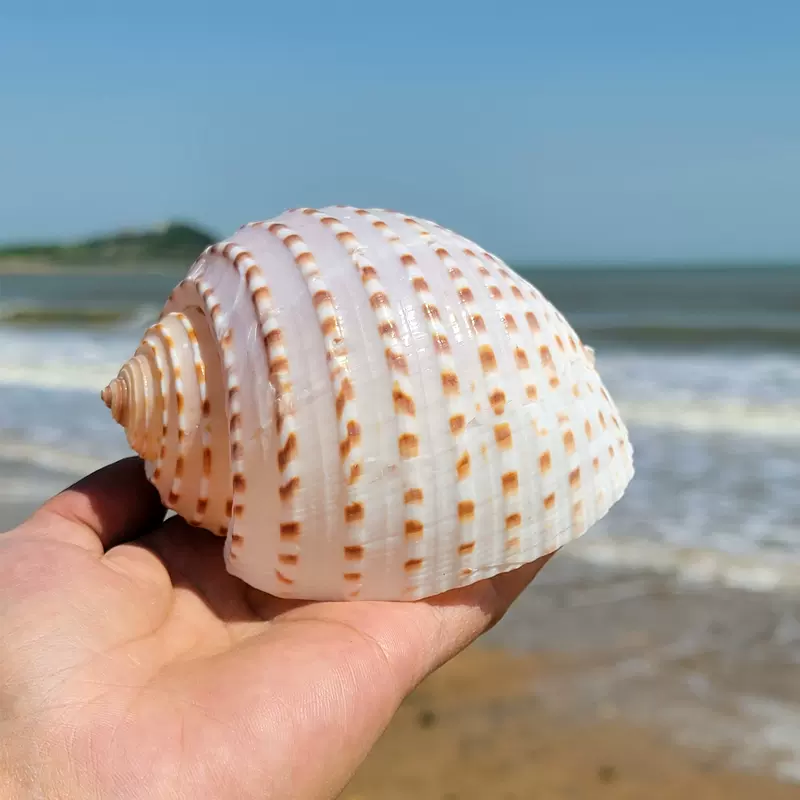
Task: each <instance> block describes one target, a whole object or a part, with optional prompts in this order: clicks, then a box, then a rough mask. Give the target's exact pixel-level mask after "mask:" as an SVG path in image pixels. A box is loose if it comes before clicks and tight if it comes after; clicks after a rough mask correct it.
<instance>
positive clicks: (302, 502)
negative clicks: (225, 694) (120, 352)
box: [102, 206, 633, 600]
mask: <svg viewBox="0 0 800 800" xmlns="http://www.w3.org/2000/svg"><path fill="white" fill-rule="evenodd" d="M102 396H103V399H104V401H105V402H106V404H107V405H108V406H109V408H110V409H111V412H112V414H113V416H114V419H115V420H117V422H119V423H120V424H121V425H122V426H123V427H124V428H125V431H126V434H127V438H128V442H129V443H130V446H131V447H132V448H133V449H134V450H135V451H136V452H137V453H139V454H140V455H141V456H142V457H143V458H144V459H145V460H146V462H147V472H148V477H149V478H150V480H151V481H152V482H153V483H154V484H155V486H156V487H157V488H158V490H159V492H160V494H161V497H162V499H163V502H164V503H165V505H166V506H168V507H170V508H172V509H174V510H175V511H176V512H177V513H178V514H180V515H181V516H182V517H184V518H185V519H186V520H187V521H188V522H190V523H191V524H192V525H197V526H202V527H204V528H208V529H209V530H211V531H213V532H214V533H216V534H219V535H221V536H225V537H226V543H225V561H226V564H227V568H228V571H229V572H231V573H233V574H234V575H237V576H239V577H240V578H241V579H242V580H244V581H246V582H247V583H248V584H250V585H252V586H254V587H256V588H258V589H262V590H264V591H266V592H270V593H272V594H274V595H278V596H283V597H293V598H304V599H348V598H362V599H389V600H401V599H405V600H413V599H417V598H422V597H426V596H429V595H433V594H437V593H439V592H442V591H445V590H448V589H451V588H453V587H456V586H463V585H465V584H470V583H473V582H475V581H478V580H480V579H483V578H488V577H490V576H492V575H496V574H497V573H500V572H505V571H507V570H511V569H514V568H516V567H519V566H520V565H522V564H524V563H526V562H530V561H533V560H535V559H536V558H538V557H539V556H542V555H544V554H547V553H550V552H553V551H554V550H556V549H557V548H559V547H560V546H562V545H563V544H565V543H566V542H568V541H570V540H571V539H574V538H576V537H577V536H580V535H581V534H582V533H584V532H585V531H586V530H587V528H588V527H589V526H591V525H592V524H593V523H594V522H596V521H597V520H598V519H600V518H601V517H602V516H604V515H605V514H606V512H607V511H608V509H609V508H610V506H611V505H613V504H614V503H615V502H616V501H617V500H618V499H619V498H620V497H621V496H622V494H623V492H624V491H625V489H626V487H627V485H628V483H629V481H630V480H631V478H632V476H633V462H632V448H631V445H630V443H629V439H628V434H627V431H626V428H625V426H624V424H623V422H622V421H621V419H620V416H619V413H618V411H617V408H616V407H615V405H614V403H613V401H612V400H611V398H610V397H609V395H608V393H607V392H606V390H605V388H604V387H603V384H602V382H601V380H600V377H599V376H598V374H597V372H596V370H595V367H594V358H593V355H592V352H591V350H590V349H589V348H586V347H584V346H583V344H582V343H581V342H580V340H579V338H578V336H577V335H576V334H575V332H574V331H573V330H572V328H571V327H570V326H569V325H568V323H567V322H566V320H565V319H564V317H563V316H562V315H561V314H560V313H559V312H558V311H557V310H556V309H555V308H554V307H553V306H552V305H551V304H550V303H549V302H548V301H547V300H546V299H545V298H544V297H543V296H542V295H541V294H540V292H538V291H537V290H536V289H535V288H534V287H533V286H531V284H530V283H528V282H527V281H526V280H525V279H523V278H522V277H521V276H520V275H518V274H517V273H515V272H514V271H513V270H512V269H510V268H509V267H508V266H507V265H506V264H505V263H503V261H501V260H500V259H499V258H497V257H496V256H494V255H491V254H490V253H487V252H486V251H485V250H483V249H482V248H480V247H479V246H478V245H476V244H475V243H473V242H471V241H469V240H467V239H464V238H462V237H461V236H459V235H457V234H455V233H454V232H452V231H450V230H448V229H445V228H442V227H440V226H438V225H436V224H435V223H433V222H429V221H426V220H422V219H418V218H416V217H411V216H406V215H404V214H399V213H395V212H389V211H380V210H370V211H367V210H364V209H360V208H349V207H340V206H337V207H330V208H325V209H323V210H321V211H319V210H315V209H311V208H303V209H294V210H291V211H287V212H285V213H284V214H282V215H281V216H279V217H276V218H275V219H272V220H268V221H266V222H255V223H251V224H249V225H246V226H244V227H243V228H241V229H240V230H239V231H238V232H237V233H236V234H235V235H234V236H233V237H232V238H231V239H230V240H228V241H224V242H221V243H219V244H216V245H214V246H212V247H209V248H208V249H207V250H206V251H205V252H204V253H203V254H202V255H201V256H200V258H199V259H198V260H197V261H196V262H195V264H194V265H193V267H192V268H191V271H190V272H189V275H188V277H187V278H186V279H185V280H184V281H182V282H181V283H180V284H179V285H178V286H177V287H176V289H175V290H174V292H173V293H172V295H171V296H170V298H169V300H168V302H167V304H166V306H165V307H164V310H163V312H162V315H161V318H160V320H159V322H158V323H157V324H155V325H153V326H152V327H151V328H150V329H149V330H148V331H147V333H146V334H145V336H144V339H143V340H142V343H141V345H140V346H139V348H138V350H137V351H136V354H135V355H134V356H133V357H132V358H131V360H130V361H128V362H127V363H126V364H125V365H124V366H123V367H122V369H121V370H120V372H119V375H118V376H117V378H115V379H114V380H113V381H111V383H110V384H109V385H108V386H107V387H106V389H105V390H104V391H103V394H102Z"/></svg>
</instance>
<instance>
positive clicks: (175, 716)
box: [0, 459, 546, 800]
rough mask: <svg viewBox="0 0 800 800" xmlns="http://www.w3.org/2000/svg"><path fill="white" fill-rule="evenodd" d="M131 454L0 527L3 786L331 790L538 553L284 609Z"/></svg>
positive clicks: (19, 794)
mask: <svg viewBox="0 0 800 800" xmlns="http://www.w3.org/2000/svg"><path fill="white" fill-rule="evenodd" d="M164 514H165V511H164V509H163V507H162V506H161V504H160V501H159V499H158V496H157V494H156V492H155V490H154V489H153V488H152V486H150V484H149V483H148V482H147V480H146V478H145V476H144V470H143V468H142V464H141V462H140V461H139V460H138V459H126V460H123V461H120V462H117V463H116V464H113V465H111V466H109V467H106V468H104V469H102V470H100V471H99V472H96V473H94V474H93V475H91V476H89V477H87V478H84V479H83V480H82V481H80V482H78V483H77V484H76V485H75V486H73V487H72V488H70V489H68V490H66V491H65V492H63V493H61V494H60V495H57V496H56V497H55V498H53V499H52V500H50V501H49V502H48V503H46V504H45V505H44V506H43V507H42V508H41V509H40V510H39V511H37V512H36V513H35V514H34V515H33V516H32V517H31V518H30V519H29V520H28V521H27V522H25V523H23V524H22V525H21V526H19V527H18V528H16V529H15V530H13V531H11V532H9V533H7V534H3V535H0V619H1V620H2V637H1V638H0V796H2V798H4V800H5V798H8V800H12V798H13V799H14V800H16V798H26V800H27V798H47V800H62V798H63V800H72V798H81V800H88V799H89V798H100V799H101V800H107V799H109V798H114V799H115V800H116V798H148V800H157V799H158V798H162V797H163V798H193V799H195V800H203V799H204V798H214V800H226V798H236V800H246V799H247V798H260V799H261V798H292V800H305V799H306V798H309V799H310V798H315V799H316V798H333V797H335V796H336V795H337V794H338V793H339V792H340V791H341V789H342V788H343V787H344V786H345V785H346V783H347V781H348V780H349V778H350V777H351V775H352V774H353V772H354V771H355V769H356V768H357V767H358V765H359V764H360V762H361V761H362V760H363V758H364V757H365V756H366V754H367V753H368V752H369V749H370V748H371V747H372V745H373V744H374V743H375V741H376V740H377V739H378V737H379V736H380V734H381V733H382V731H383V730H384V728H385V727H386V725H387V724H388V723H389V721H390V719H391V717H392V715H393V714H394V712H395V710H396V709H397V707H398V705H399V704H400V702H401V701H402V700H403V698H404V697H405V696H406V695H407V694H408V693H409V692H410V691H411V690H412V689H413V688H414V687H415V686H416V685H417V684H418V683H419V682H420V681H421V680H422V679H423V678H424V677H425V676H426V675H428V674H429V673H430V672H432V671H433V670H434V669H436V668H437V667H438V666H440V665H441V664H442V663H444V662H445V661H446V660H448V659H450V658H452V657H453V656H454V655H455V654H456V653H458V652H459V651H460V650H461V649H463V648H464V647H465V646H467V645H468V644H469V643H470V642H472V641H473V640H474V639H475V638H477V637H478V636H479V635H480V634H481V633H483V632H484V631H485V630H486V629H487V628H488V627H490V626H491V625H492V624H493V623H494V622H496V621H497V620H498V619H500V617H501V616H502V615H503V614H504V613H505V611H506V610H507V608H508V607H509V605H510V604H511V602H512V601H513V600H514V599H515V598H516V596H517V595H518V594H519V593H520V592H521V591H522V589H523V588H524V587H525V586H526V585H527V584H528V583H529V582H530V581H531V580H532V579H533V577H534V576H535V575H536V573H537V572H538V571H539V569H540V568H541V567H542V565H543V564H544V562H545V561H546V559H540V560H539V561H538V562H536V563H534V564H530V565H527V566H525V567H522V568H520V569H518V570H516V571H514V572H511V573H507V574H505V575H502V576H498V577H496V578H494V579H491V580H488V581H482V582H480V583H477V584H474V585H472V586H469V587H465V588H463V589H458V590H455V591H452V592H449V593H447V594H444V595H440V596H438V597H435V598H431V599H429V600H427V601H421V602H416V603H399V602H398V603H385V602H353V603H297V602H295V603H291V602H287V601H284V600H279V599H277V598H274V597H272V596H270V595H266V594H264V593H262V592H258V591H256V590H253V589H251V588H250V587H248V586H247V585H245V584H244V583H243V582H241V581H240V580H239V579H238V578H235V577H233V576H231V575H229V574H228V573H227V572H226V570H225V567H224V561H223V556H222V544H223V543H222V541H221V540H220V539H218V538H217V537H214V536H212V535H211V534H208V533H207V532H205V531H202V530H198V529H195V528H191V527H189V526H188V525H187V524H185V523H184V522H183V521H181V520H180V519H178V518H174V519H170V520H168V521H167V522H164Z"/></svg>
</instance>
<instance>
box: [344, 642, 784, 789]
mask: <svg viewBox="0 0 800 800" xmlns="http://www.w3.org/2000/svg"><path fill="white" fill-rule="evenodd" d="M557 670H558V666H557V660H556V662H555V663H554V662H553V661H551V660H550V659H549V658H548V657H547V656H541V657H536V656H520V655H512V654H510V653H508V652H507V651H502V650H496V649H487V648H481V647H480V646H473V647H472V648H469V649H468V650H467V651H465V652H464V653H462V654H461V655H460V656H458V657H457V658H456V659H454V660H453V661H452V662H450V663H449V664H447V665H445V666H444V667H443V668H442V669H441V670H439V671H438V672H437V673H435V674H434V675H433V676H431V678H429V679H428V680H427V681H425V682H424V683H423V684H422V685H421V686H420V687H419V688H418V689H417V690H416V691H415V692H414V693H413V694H412V695H411V696H410V697H409V698H408V699H407V701H406V702H405V703H404V704H403V705H402V706H401V708H400V709H399V711H398V713H397V715H396V716H395V718H394V720H393V721H392V723H391V724H390V726H389V728H388V729H387V731H386V732H385V734H384V736H383V737H382V738H381V740H380V741H379V742H378V744H377V745H376V747H375V748H374V749H373V751H372V752H371V753H370V755H369V756H368V757H367V759H366V761H365V762H364V763H363V764H362V766H361V768H360V769H359V770H358V772H357V773H356V775H355V777H354V778H353V780H352V781H351V782H350V784H349V785H348V787H347V788H346V789H345V791H344V792H343V793H342V794H341V795H340V798H341V800H406V798H409V797H413V798H415V800H479V799H480V800H486V799H488V798H491V800H523V798H525V799H526V800H527V798H532V797H537V798H538V797H541V798H548V800H559V798H564V799H565V800H566V798H570V800H584V799H585V800H594V798H598V797H603V798H611V799H612V800H639V798H645V797H646V798H648V800H679V798H680V799H681V800H682V799H683V798H685V797H691V798H697V800H716V799H717V798H719V800H722V798H725V800H753V798H756V797H758V798H760V799H761V800H789V798H794V797H797V796H798V791H800V789H798V787H797V785H793V784H791V783H788V782H785V781H780V780H778V779H776V778H774V777H772V776H769V775H766V774H758V773H748V772H745V771H743V770H741V769H735V768H733V767H731V766H729V765H726V764H725V762H724V759H722V758H721V757H720V756H719V755H718V754H715V753H710V752H705V751H702V750H699V749H691V748H688V747H686V746H680V745H677V744H675V743H674V742H673V741H671V740H670V738H669V737H667V736H665V735H664V734H663V732H660V731H658V730H657V729H654V728H652V727H645V726H641V725H634V724H632V723H630V722H629V721H626V720H621V719H615V718H606V717H604V716H602V715H596V716H584V717H583V718H580V719H576V718H574V717H572V716H570V715H569V714H565V713H556V712H554V711H553V710H552V709H551V708H547V707H546V706H544V705H543V704H542V703H541V702H540V700H539V698H538V697H537V694H536V692H534V691H532V690H531V687H532V686H535V685H536V684H537V683H538V684H547V682H548V679H549V677H550V676H552V674H553V672H554V671H557Z"/></svg>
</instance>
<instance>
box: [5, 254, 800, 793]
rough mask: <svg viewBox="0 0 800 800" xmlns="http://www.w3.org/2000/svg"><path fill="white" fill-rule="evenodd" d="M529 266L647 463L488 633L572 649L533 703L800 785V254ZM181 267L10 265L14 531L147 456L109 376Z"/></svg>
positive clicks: (532, 647)
mask: <svg viewBox="0 0 800 800" xmlns="http://www.w3.org/2000/svg"><path fill="white" fill-rule="evenodd" d="M520 271H521V272H523V274H525V275H526V277H528V278H529V279H530V280H531V281H532V282H533V283H534V284H535V285H536V286H537V287H538V288H539V289H540V290H541V291H542V292H543V293H544V294H545V295H546V296H547V297H548V298H549V299H550V300H552V301H553V302H554V303H555V304H556V306H557V307H558V308H559V309H560V310H561V311H562V312H563V313H564V314H565V315H566V316H567V317H568V319H569V320H570V322H571V323H572V324H573V326H574V327H575V329H576V330H577V331H578V333H579V334H580V336H581V338H582V339H583V340H584V341H585V342H586V343H587V344H588V345H590V346H592V347H593V348H594V349H595V351H596V357H597V364H598V369H599V370H600V373H601V375H602V376H603V379H604V381H605V383H606V385H607V386H608V388H609V390H610V391H611V393H612V395H613V397H614V399H615V400H616V401H617V403H618V405H619V407H620V411H621V413H622V415H623V418H624V420H625V422H626V423H627V425H628V427H629V430H630V434H631V439H632V442H633V446H634V450H635V452H634V462H635V465H636V475H635V477H634V479H633V482H632V483H631V485H630V487H629V489H628V491H627V493H626V494H625V496H624V497H623V499H622V500H621V501H620V502H619V503H618V504H617V505H616V506H615V507H614V508H613V509H612V510H611V512H610V513H609V514H608V516H607V517H606V518H604V519H603V520H602V521H601V522H600V523H598V524H597V525H596V526H594V527H593V528H592V529H591V530H590V531H589V532H588V533H587V534H586V535H585V536H584V537H583V538H582V539H580V540H579V541H577V542H573V543H571V544H570V545H569V546H568V547H566V548H565V549H564V552H563V553H562V554H560V555H559V556H558V557H557V558H556V559H554V560H553V563H552V565H548V567H547V568H546V569H545V570H543V573H542V576H541V578H537V581H536V582H535V586H534V587H532V591H529V592H526V593H525V594H524V596H523V597H521V598H520V601H519V602H518V603H516V604H515V606H514V607H513V608H512V610H511V612H510V613H509V615H508V617H507V618H506V619H505V620H504V621H503V623H502V624H501V625H498V626H497V627H496V628H495V629H493V630H492V631H491V633H490V634H488V635H487V636H486V637H485V645H484V646H486V645H488V646H489V647H499V648H500V649H501V650H502V651H504V652H508V651H515V650H517V651H519V650H522V651H525V652H528V653H533V654H538V655H539V656H541V657H544V658H545V659H551V660H552V661H553V663H554V664H556V665H557V668H556V669H555V670H554V671H553V672H552V674H551V676H550V677H549V678H547V677H546V676H544V675H543V674H541V672H540V671H537V673H536V674H537V675H538V677H537V680H536V682H535V684H533V685H532V687H531V689H530V696H525V697H520V698H518V700H516V701H515V703H516V704H517V705H519V704H523V703H528V704H530V703H531V702H534V700H535V703H536V704H538V705H536V706H535V708H538V709H539V710H540V711H541V709H549V710H554V711H557V712H558V713H559V714H567V715H575V716H576V718H578V719H582V720H591V719H599V720H601V721H602V720H606V719H607V718H609V715H612V716H613V717H614V718H616V717H617V716H619V717H620V718H623V717H624V718H626V719H628V720H630V721H632V722H633V723H635V724H636V725H639V726H644V727H651V726H653V725H655V726H658V727H659V728H660V729H662V730H663V731H665V732H666V733H667V734H668V735H669V736H670V737H671V738H672V739H673V740H674V741H676V742H679V743H684V744H687V745H689V746H691V747H692V748H694V750H695V751H696V752H698V753H705V755H704V756H702V757H703V758H705V759H707V760H708V759H718V760H719V763H724V764H728V765H730V766H731V767H732V768H735V769H740V768H742V769H752V770H756V771H765V772H770V773H772V774H774V775H777V776H780V777H781V778H782V779H783V780H787V781H794V782H797V783H800V756H798V753H800V748H799V747H798V742H800V683H799V682H798V681H797V671H798V664H800V268H798V269H789V268H784V269H779V268H768V267H762V268H746V267H739V268H735V269H734V268H729V269H697V268H688V267H687V268H685V269H677V268H672V269H659V268H657V267H650V268H647V269H633V268H611V267H599V266H598V267H593V268H591V269H589V268H586V269H577V268H570V269H556V268H548V269H544V268H537V269H530V270H526V269H524V268H522V269H520ZM180 277H181V276H180V275H176V274H175V273H172V274H149V273H142V274H132V273H125V274H120V273H111V272H106V273H103V272H93V273H86V272H84V273H80V274H78V273H76V274H67V273H55V274H46V275H26V276H17V275H1V274H0V531H2V530H6V529H8V528H10V527H12V526H13V525H15V524H17V523H19V522H20V521H22V520H23V519H24V518H25V517H26V516H27V515H28V514H29V513H30V512H31V511H32V510H33V509H34V508H36V506H37V505H38V504H39V503H41V502H42V501H43V500H45V499H46V498H47V497H48V496H50V495H52V494H54V493H55V492H58V491H59V490H61V489H62V488H64V487H65V486H67V485H69V484H70V483H72V482H73V481H75V480H76V479H77V478H79V477H80V476H82V475H84V474H86V473H88V472H90V471H92V470H94V469H96V468H98V467H100V466H102V465H104V464H106V463H108V462H110V461H112V460H115V459H117V458H120V457H124V456H126V455H128V454H129V449H128V446H127V443H126V441H125V438H124V435H123V432H122V430H121V429H120V428H119V426H117V425H116V424H115V423H114V422H113V421H112V419H111V416H110V414H109V413H108V410H107V409H106V408H105V406H104V405H103V403H102V402H101V400H100V397H99V392H100V390H101V388H102V387H103V386H105V384H106V383H107V382H108V380H109V379H111V378H112V377H114V376H115V375H116V372H117V370H118V368H119V366H120V365H121V364H122V363H123V362H124V361H125V360H126V359H127V358H128V357H129V356H130V355H131V354H132V353H133V351H134V349H135V348H136V346H137V344H138V342H139V340H140V337H141V335H142V332H143V330H144V328H145V327H146V325H147V324H148V323H149V322H151V321H152V320H154V319H155V318H156V317H157V315H158V313H159V310H160V308H161V305H162V303H163V301H164V299H165V298H166V297H167V295H168V294H169V292H170V290H171V289H172V287H173V285H174V284H175V283H176V282H177V281H178V280H179V279H180ZM567 663H568V664H570V665H571V666H570V668H569V669H565V668H564V664H567ZM537 670H538V668H537ZM486 681H487V684H495V683H496V675H495V674H494V673H492V674H491V675H487V677H486ZM531 698H534V699H533V700H532V699H531ZM520 707H523V706H521V705H520ZM524 707H525V708H531V706H530V705H525V706H524ZM551 707H552V708H551ZM487 713H489V712H487ZM530 713H531V714H534V711H531V712H530ZM536 713H538V712H536ZM548 713H549V711H548ZM504 763H505V762H504ZM705 763H712V762H711V761H706V762H705ZM713 763H716V761H714V762H713Z"/></svg>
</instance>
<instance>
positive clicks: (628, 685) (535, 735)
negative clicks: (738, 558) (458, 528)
mask: <svg viewBox="0 0 800 800" xmlns="http://www.w3.org/2000/svg"><path fill="white" fill-rule="evenodd" d="M798 654H800V593H796V592H766V591H752V590H745V589H733V588H725V587H722V586H718V585H699V584H698V585H685V584H682V583H681V582H680V581H679V580H678V579H677V578H676V577H675V576H669V575H665V574H656V573H654V572H651V571H647V570H636V569H631V568H609V567H599V566H597V565H592V564H590V563H587V562H584V561H581V560H579V559H577V558H574V557H572V556H570V555H569V554H568V553H567V551H562V552H561V553H559V554H557V555H556V556H555V557H554V558H553V559H552V561H551V562H550V564H548V565H547V567H546V568H545V569H544V570H543V571H542V573H541V574H540V576H539V577H538V578H537V579H536V581H534V583H533V584H532V585H531V586H530V587H529V588H528V589H527V590H526V592H525V593H524V594H523V595H522V597H520V599H519V600H518V601H517V603H515V605H514V606H513V607H512V609H511V610H510V612H509V613H508V614H507V616H506V618H505V619H504V620H502V621H501V622H500V624H498V625H497V626H496V627H495V628H494V629H493V630H492V631H490V632H489V633H488V634H486V635H485V636H484V637H482V638H481V639H480V640H479V641H478V642H477V643H476V644H475V645H473V646H472V647H470V648H468V649H467V651H465V652H464V653H462V654H461V655H459V656H458V657H457V658H456V659H454V660H453V661H452V662H451V663H450V664H448V665H446V666H445V667H443V668H442V669H441V670H440V671H439V672H437V673H436V674H435V675H433V676H432V677H431V678H429V679H428V680H427V681H425V682H424V683H423V684H422V685H421V686H420V687H419V688H418V689H417V691H416V692H415V693H414V694H413V695H412V696H411V697H409V698H408V700H407V701H406V702H405V703H404V704H403V705H402V707H401V708H400V710H399V712H398V714H397V716H396V718H395V719H394V721H393V722H392V723H391V725H390V726H389V728H388V730H387V731H386V733H385V735H384V737H383V738H382V740H381V741H380V743H379V744H378V746H377V747H376V748H375V749H374V751H373V752H372V753H371V754H370V756H369V757H368V759H367V760H366V762H365V763H364V765H363V766H362V768H361V769H360V770H359V772H358V773H357V775H356V776H355V778H354V779H353V781H352V783H351V784H350V786H349V787H348V789H347V790H346V791H345V792H344V793H343V795H342V798H343V800H367V798H380V800H394V798H398V800H399V798H406V797H415V798H416V800H433V799H434V798H449V800H456V798H458V800H472V799H473V798H475V799H477V798H493V799H494V798H498V800H500V798H502V799H503V800H511V798H528V797H546V798H561V797H564V798H578V799H580V798H587V800H588V798H595V797H598V796H603V797H609V798H614V799H615V800H616V799H617V798H620V799H621V798H640V797H645V796H646V797H648V798H658V799H659V800H661V799H662V798H663V800H667V798H669V799H671V798H676V800H677V798H683V797H685V796H689V797H692V798H695V797H696V798H704V799H705V798H717V797H719V798H722V797H725V798H728V800H739V798H741V799H742V800H744V798H754V797H759V798H764V800H768V799H769V800H772V799H773V798H774V799H775V800H779V799H781V800H782V798H789V797H797V796H800V759H798V753H799V752H800V748H799V747H798V744H800V685H798V682H797V680H796V671H797V660H798ZM687 793H688V794H687Z"/></svg>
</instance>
